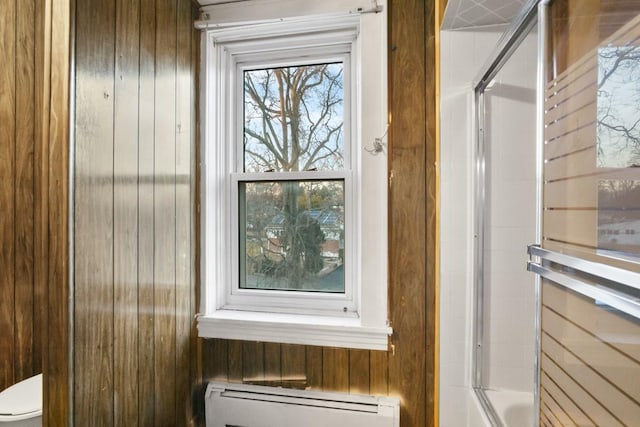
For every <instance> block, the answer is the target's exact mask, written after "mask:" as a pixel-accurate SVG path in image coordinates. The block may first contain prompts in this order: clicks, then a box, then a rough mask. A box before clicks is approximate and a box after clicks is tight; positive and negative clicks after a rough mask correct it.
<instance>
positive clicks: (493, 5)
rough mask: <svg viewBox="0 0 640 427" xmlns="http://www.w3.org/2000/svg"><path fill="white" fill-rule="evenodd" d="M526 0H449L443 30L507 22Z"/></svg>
mask: <svg viewBox="0 0 640 427" xmlns="http://www.w3.org/2000/svg"><path fill="white" fill-rule="evenodd" d="M526 2H527V0H449V2H448V4H447V9H446V10H445V15H444V19H443V21H442V29H443V30H453V29H459V28H470V27H484V26H487V25H498V24H507V23H509V22H511V20H512V19H513V17H514V16H515V15H517V14H518V12H519V11H520V9H522V7H523V6H524V4H525V3H526Z"/></svg>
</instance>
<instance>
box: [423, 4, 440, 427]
mask: <svg viewBox="0 0 640 427" xmlns="http://www.w3.org/2000/svg"><path fill="white" fill-rule="evenodd" d="M435 13H436V10H435V2H434V1H431V2H427V3H425V32H426V38H425V40H426V46H425V54H426V57H425V100H427V102H426V106H425V109H426V111H425V118H424V121H425V125H426V129H425V132H426V140H425V154H426V157H425V169H426V173H425V185H426V207H425V219H426V223H425V234H424V239H425V250H426V253H425V255H426V259H425V262H426V266H425V274H426V277H425V284H424V286H425V296H426V298H425V306H424V316H425V340H426V342H425V344H426V345H425V381H424V387H425V402H424V405H425V415H426V420H425V425H426V426H428V427H435V426H437V425H438V400H437V393H438V381H437V373H438V367H437V356H436V352H437V343H436V335H437V329H438V323H437V319H436V313H437V311H438V307H437V301H438V299H437V295H436V292H437V288H438V284H437V280H438V278H437V276H438V268H439V267H438V256H439V248H438V241H439V235H438V230H439V226H438V217H437V216H438V211H439V205H438V189H439V188H440V185H439V181H438V180H439V168H438V163H439V156H438V147H439V140H438V139H437V134H436V125H437V121H438V119H437V109H438V108H439V104H438V102H437V99H438V98H437V89H436V81H437V74H436V73H437V71H436V69H437V68H439V65H438V62H437V61H436V50H435V49H436V35H435V33H436V16H435ZM429 101H430V102H429Z"/></svg>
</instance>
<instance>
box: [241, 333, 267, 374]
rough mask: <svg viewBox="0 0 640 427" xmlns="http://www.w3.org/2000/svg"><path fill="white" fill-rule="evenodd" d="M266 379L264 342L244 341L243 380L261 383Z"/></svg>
mask: <svg viewBox="0 0 640 427" xmlns="http://www.w3.org/2000/svg"><path fill="white" fill-rule="evenodd" d="M263 381H264V343H261V342H243V343H242V382H243V383H255V384H259V383H261V382H263Z"/></svg>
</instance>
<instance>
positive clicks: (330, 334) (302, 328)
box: [198, 310, 392, 350]
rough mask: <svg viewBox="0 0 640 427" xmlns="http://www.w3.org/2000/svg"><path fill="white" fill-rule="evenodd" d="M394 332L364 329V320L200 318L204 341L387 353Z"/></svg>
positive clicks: (225, 313) (231, 313)
mask: <svg viewBox="0 0 640 427" xmlns="http://www.w3.org/2000/svg"><path fill="white" fill-rule="evenodd" d="M391 332H392V329H391V328H390V327H389V326H382V327H371V326H363V325H361V322H360V319H353V318H341V317H326V316H306V315H292V314H280V313H262V312H251V311H237V310H218V311H216V312H215V313H213V314H208V315H200V316H198V335H199V336H200V337H202V338H223V339H236V340H246V341H265V342H277V343H283V344H303V345H318V346H326V347H344V348H357V349H366V350H387V349H388V337H389V335H391Z"/></svg>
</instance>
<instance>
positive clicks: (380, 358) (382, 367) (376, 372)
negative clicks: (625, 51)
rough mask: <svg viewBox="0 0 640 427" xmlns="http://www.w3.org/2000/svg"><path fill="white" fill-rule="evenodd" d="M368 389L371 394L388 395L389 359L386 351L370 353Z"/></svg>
mask: <svg viewBox="0 0 640 427" xmlns="http://www.w3.org/2000/svg"><path fill="white" fill-rule="evenodd" d="M369 383H370V385H369V388H370V391H371V394H374V395H381V396H386V395H387V394H389V359H388V353H387V352H386V351H372V352H371V354H370V356H369Z"/></svg>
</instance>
